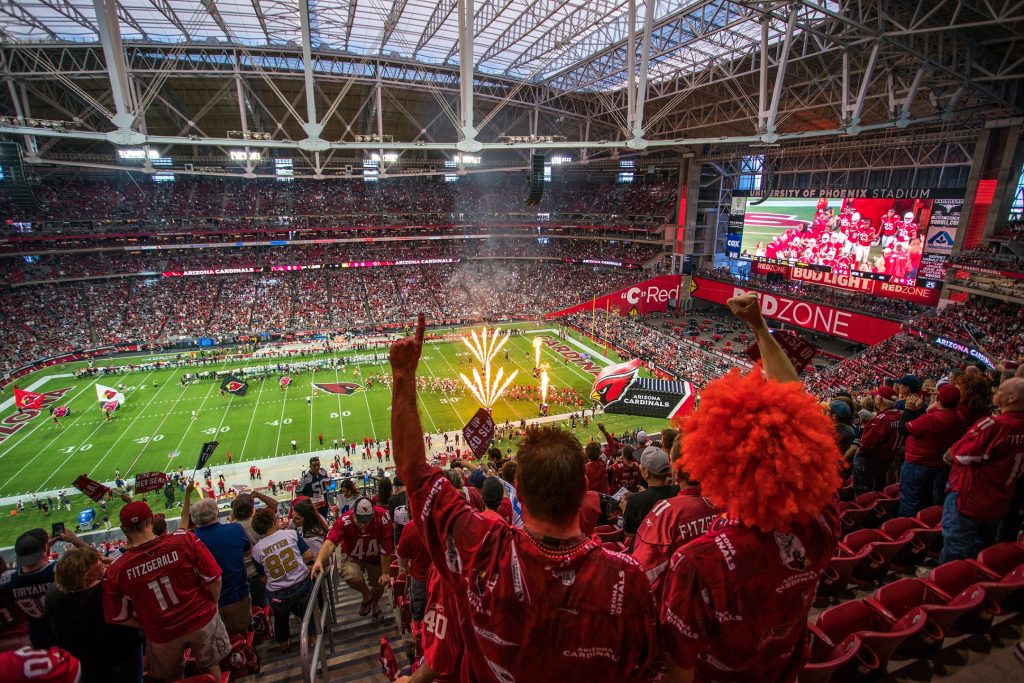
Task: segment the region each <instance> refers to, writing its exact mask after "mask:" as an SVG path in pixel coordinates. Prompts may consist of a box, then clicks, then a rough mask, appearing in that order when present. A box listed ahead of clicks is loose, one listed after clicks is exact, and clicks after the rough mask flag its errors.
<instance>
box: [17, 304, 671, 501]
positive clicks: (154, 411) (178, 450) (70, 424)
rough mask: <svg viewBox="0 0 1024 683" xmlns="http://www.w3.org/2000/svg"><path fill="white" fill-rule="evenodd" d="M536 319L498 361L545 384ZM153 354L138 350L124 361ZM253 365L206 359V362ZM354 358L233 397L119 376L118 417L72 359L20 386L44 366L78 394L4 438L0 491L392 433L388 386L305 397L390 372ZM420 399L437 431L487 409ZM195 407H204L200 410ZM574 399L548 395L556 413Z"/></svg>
mask: <svg viewBox="0 0 1024 683" xmlns="http://www.w3.org/2000/svg"><path fill="white" fill-rule="evenodd" d="M506 327H509V326H506ZM527 327H528V329H529V331H530V332H533V334H527V335H524V336H515V337H512V338H511V339H510V340H509V342H508V344H507V346H506V348H507V349H508V350H509V356H510V358H509V360H508V361H506V360H505V359H504V354H499V356H498V358H497V359H496V362H495V366H496V367H504V368H505V371H506V373H508V372H511V371H512V370H518V371H519V375H518V376H517V377H516V380H515V383H516V384H528V385H536V384H538V383H539V381H538V380H535V379H534V378H533V377H532V373H531V371H532V367H533V349H532V345H531V343H532V339H533V337H534V335H535V334H538V333H541V332H540V330H550V329H551V326H550V325H543V327H542V326H541V325H537V324H529V325H527ZM547 334H550V332H548V333H547ZM584 344H585V345H586V346H588V347H590V348H591V355H592V356H594V357H595V359H594V360H595V362H596V363H597V365H599V366H601V365H603V364H605V363H607V362H611V361H615V360H618V357H617V356H615V355H614V354H612V357H610V358H609V359H607V360H605V359H603V357H601V356H600V349H599V348H598V347H596V345H594V344H593V343H592V342H589V341H588V340H584ZM542 349H543V352H542V353H543V355H542V363H548V364H550V375H551V386H552V387H553V388H555V389H557V388H560V387H575V388H576V389H577V390H578V391H579V392H581V393H582V394H583V395H584V396H586V395H587V394H588V393H589V390H590V387H591V385H592V382H593V375H592V374H590V373H587V372H585V371H584V370H582V369H581V368H579V367H577V366H575V365H573V364H571V363H570V364H565V363H564V359H563V358H562V357H561V356H560V355H558V354H557V353H555V352H554V351H552V350H551V349H550V348H549V347H548V346H546V345H545V346H543V347H542ZM346 353H352V354H354V353H357V352H346ZM340 355H345V353H343V354H340ZM162 356H163V357H166V356H167V354H162ZM467 359H468V352H467V350H466V348H465V347H464V346H463V345H462V344H457V343H450V342H439V343H430V344H428V345H427V346H426V347H425V348H424V356H423V361H422V362H421V368H420V373H421V376H425V377H428V378H430V377H438V378H450V379H455V380H457V379H458V372H459V371H463V372H467V373H468V371H469V370H468V368H469V364H468V362H467V363H466V364H465V365H462V366H460V364H459V363H460V360H462V361H466V360H467ZM144 360H145V359H144V358H139V357H137V358H132V359H128V360H127V361H126V360H122V361H120V362H122V363H123V362H132V363H140V362H144ZM264 362H268V361H264V360H252V361H250V363H248V364H252V365H256V364H261V363H264ZM271 362H272V361H271ZM245 365H247V364H246V363H234V364H222V365H206V366H205V367H203V368H201V369H203V370H210V369H231V368H233V367H244V366H245ZM354 367H355V366H346V367H345V368H342V369H340V370H338V371H335V370H330V371H321V372H318V373H315V374H314V373H303V374H296V375H293V383H292V385H291V386H290V387H289V388H288V389H287V391H281V390H280V388H279V387H278V383H277V379H276V377H271V378H268V379H267V380H266V381H265V382H262V383H261V382H259V381H252V382H251V383H250V387H249V392H248V394H247V395H246V396H244V397H235V396H231V395H228V397H227V398H221V396H220V392H219V387H220V382H219V381H214V380H203V381H200V382H198V383H193V384H191V385H189V386H187V387H185V388H182V386H181V385H180V382H179V379H180V377H181V375H182V374H184V373H186V372H194V371H195V369H194V368H188V369H185V368H182V369H169V370H158V371H154V372H148V373H136V374H129V375H112V376H108V377H106V378H105V379H102V380H101V383H103V384H107V385H116V384H118V383H123V384H124V385H125V387H126V399H127V400H126V403H125V405H124V407H123V408H122V409H121V410H120V411H118V412H117V413H116V414H115V417H114V419H113V420H111V421H110V422H105V421H104V420H103V418H102V415H101V413H100V410H99V407H98V403H97V401H96V393H95V390H94V384H95V380H93V379H88V380H85V379H83V380H76V379H74V378H73V377H70V376H68V375H69V374H70V369H63V370H57V369H55V368H51V369H48V370H46V371H42V372H40V373H37V374H36V375H35V376H32V377H27V378H23V379H22V380H21V386H23V387H27V386H29V385H31V384H32V383H34V382H35V381H37V380H39V379H40V378H43V377H45V378H46V381H45V382H43V383H42V384H40V386H39V388H38V389H37V390H38V391H53V390H56V389H62V388H70V391H69V392H68V393H67V394H66V395H65V397H64V398H62V399H60V400H59V401H58V402H57V404H67V405H69V406H70V407H71V416H70V417H68V418H66V419H65V420H64V424H63V426H61V427H58V426H56V425H54V424H53V423H52V421H51V420H50V419H49V416H48V415H46V414H45V413H44V414H43V415H40V416H39V417H37V418H35V419H33V420H32V421H31V422H29V423H27V424H26V425H25V426H24V427H22V428H21V429H20V430H19V431H18V432H17V433H15V434H14V435H12V436H10V437H9V438H8V439H7V440H6V441H4V442H3V443H0V498H3V497H11V496H22V495H24V496H26V501H25V502H26V504H27V503H28V500H27V496H28V494H29V493H30V492H32V491H46V490H54V489H62V488H63V489H67V490H68V491H69V493H71V492H72V491H74V490H73V489H72V488H71V482H72V481H73V480H74V478H75V477H77V476H78V475H80V474H89V475H90V476H91V477H92V478H94V479H98V480H100V481H112V480H113V478H114V470H115V468H119V469H120V471H121V473H122V475H125V476H128V475H129V474H134V473H137V472H146V471H152V470H162V471H172V470H175V469H177V468H178V467H179V466H181V467H184V468H185V469H186V470H187V471H191V468H192V467H193V466H194V465H195V460H196V456H197V454H198V452H199V449H200V447H201V445H202V443H203V442H205V441H210V440H217V441H219V442H220V446H219V447H218V449H217V452H216V454H215V455H214V457H213V460H212V461H211V462H212V464H213V465H220V464H224V463H225V457H226V454H227V452H228V451H231V454H232V461H233V462H235V463H238V462H259V461H261V460H264V459H267V458H273V457H277V456H282V455H288V454H291V453H293V451H292V447H291V441H292V440H293V439H294V440H295V441H296V442H297V445H296V451H297V452H305V451H314V450H320V449H321V448H322V447H321V446H320V444H319V442H318V439H317V435H318V434H319V433H320V432H322V433H323V435H324V446H323V447H327V448H329V447H330V446H331V442H332V440H333V439H335V438H339V439H341V438H342V437H344V438H345V439H347V440H348V441H349V442H352V441H355V442H358V443H360V444H361V443H362V440H363V438H364V437H377V438H389V437H390V431H391V427H390V417H389V413H390V403H391V393H390V391H389V390H388V389H387V387H385V386H383V385H381V386H378V385H374V386H373V387H372V388H370V389H368V390H364V391H358V392H356V393H354V394H351V395H344V396H343V395H338V394H330V393H327V392H325V391H322V390H321V391H319V393H318V396H317V397H316V398H315V399H312V401H311V402H310V405H307V403H306V396H311V395H312V392H311V385H312V383H313V382H314V381H316V382H320V383H328V382H353V381H355V382H358V383H359V384H364V382H365V378H366V377H367V376H368V375H371V374H386V373H388V372H389V368H388V367H387V363H386V361H383V362H382V363H379V364H364V365H362V366H360V368H361V373H362V379H360V378H359V377H357V376H356V375H355V374H354V372H353V368H354ZM60 375H63V376H60ZM154 383H155V386H154ZM9 395H10V393H9V391H7V392H5V396H9ZM420 399H421V406H422V407H421V418H422V420H423V425H424V429H426V430H428V431H431V432H434V433H437V432H443V431H451V430H455V429H461V428H462V426H463V425H464V424H465V423H466V422H467V421H468V420H469V418H470V417H471V416H472V415H473V413H474V412H475V411H476V410H477V408H478V405H477V403H476V401H475V399H474V398H473V397H472V395H470V394H469V393H468V392H465V393H462V394H447V393H443V394H442V393H434V392H429V391H428V392H421V396H420ZM550 402H551V401H550V400H549V403H550ZM588 405H589V403H588ZM193 410H195V411H197V417H196V419H195V420H193V419H192V411H193ZM568 410H569V409H568V408H563V407H561V406H558V405H555V404H552V405H551V412H552V414H555V413H559V412H568ZM13 412H14V409H13V408H7V409H6V410H4V411H3V413H2V415H0V417H6V416H8V415H10V414H12V413H13ZM494 416H495V419H496V421H498V422H502V421H504V420H506V419H508V420H511V421H518V420H519V419H520V418H526V419H531V418H536V417H537V416H538V410H537V406H536V405H535V404H534V403H532V402H528V401H507V400H502V401H501V402H500V403H499V404H498V405H496V406H495V409H494ZM637 420H640V421H642V420H643V418H637ZM646 421H647V422H652V420H650V419H647V420H646ZM357 467H358V461H357Z"/></svg>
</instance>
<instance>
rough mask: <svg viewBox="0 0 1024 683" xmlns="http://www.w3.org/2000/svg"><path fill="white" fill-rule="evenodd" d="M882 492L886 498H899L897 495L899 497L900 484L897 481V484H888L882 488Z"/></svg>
mask: <svg viewBox="0 0 1024 683" xmlns="http://www.w3.org/2000/svg"><path fill="white" fill-rule="evenodd" d="M882 493H884V494H885V495H886V497H888V498H895V499H897V500H899V497H900V485H899V484H898V483H897V484H889V485H888V486H886V487H885V488H884V489H882Z"/></svg>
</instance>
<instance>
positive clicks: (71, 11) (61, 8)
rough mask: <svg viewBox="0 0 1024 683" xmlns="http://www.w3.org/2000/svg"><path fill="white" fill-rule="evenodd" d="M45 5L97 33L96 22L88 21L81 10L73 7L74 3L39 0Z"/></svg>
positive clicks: (62, 0)
mask: <svg viewBox="0 0 1024 683" xmlns="http://www.w3.org/2000/svg"><path fill="white" fill-rule="evenodd" d="M39 2H41V3H42V4H43V5H44V6H45V7H49V8H50V9H51V10H53V11H54V12H56V13H57V14H59V15H60V16H62V17H64V18H65V19H68V20H70V21H73V22H74V23H76V24H78V25H79V26H81V27H82V28H86V29H88V30H90V31H92V32H93V33H99V29H98V28H97V27H96V24H94V23H92V22H91V21H89V19H88V18H87V17H86V16H85V15H84V14H82V12H81V10H79V9H78V8H77V7H75V5H74V3H72V2H69V1H68V0H39Z"/></svg>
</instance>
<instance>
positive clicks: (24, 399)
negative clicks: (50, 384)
mask: <svg viewBox="0 0 1024 683" xmlns="http://www.w3.org/2000/svg"><path fill="white" fill-rule="evenodd" d="M44 398H46V397H45V396H43V395H42V394H37V393H36V392H34V391H25V390H23V389H19V388H18V387H14V405H16V406H18V407H19V408H24V409H26V410H39V409H40V408H41V407H42V406H43V399H44Z"/></svg>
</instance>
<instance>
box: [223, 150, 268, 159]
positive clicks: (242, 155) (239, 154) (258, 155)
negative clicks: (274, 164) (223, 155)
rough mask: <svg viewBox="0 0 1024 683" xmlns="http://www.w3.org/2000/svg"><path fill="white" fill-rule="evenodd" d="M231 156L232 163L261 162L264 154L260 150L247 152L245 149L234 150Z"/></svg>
mask: <svg viewBox="0 0 1024 683" xmlns="http://www.w3.org/2000/svg"><path fill="white" fill-rule="evenodd" d="M229 154H230V155H231V160H232V161H259V160H260V159H262V158H263V153H262V152H260V151H258V150H250V151H248V152H246V151H245V150H244V149H233V150H231V151H230V152H229Z"/></svg>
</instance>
